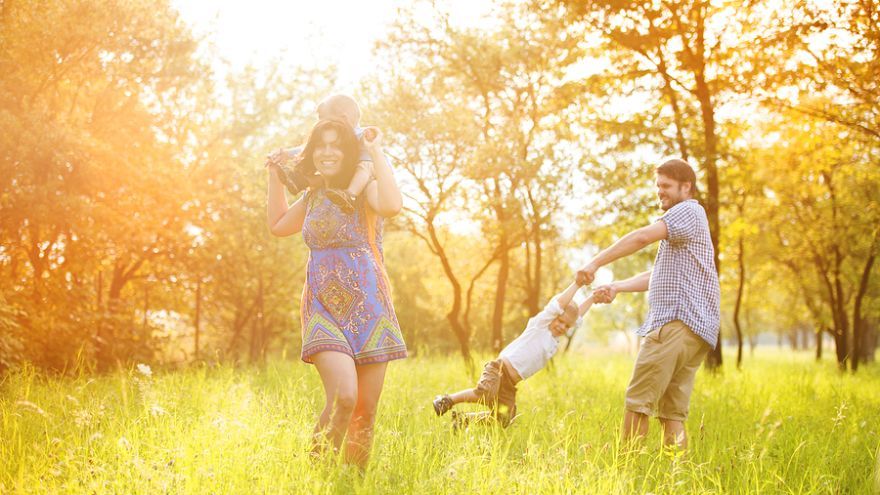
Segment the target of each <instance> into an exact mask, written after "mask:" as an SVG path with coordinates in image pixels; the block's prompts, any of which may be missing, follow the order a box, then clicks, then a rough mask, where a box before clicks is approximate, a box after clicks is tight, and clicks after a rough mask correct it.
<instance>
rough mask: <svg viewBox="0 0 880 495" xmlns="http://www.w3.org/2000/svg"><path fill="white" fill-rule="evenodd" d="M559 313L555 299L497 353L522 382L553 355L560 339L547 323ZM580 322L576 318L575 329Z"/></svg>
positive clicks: (538, 369)
mask: <svg viewBox="0 0 880 495" xmlns="http://www.w3.org/2000/svg"><path fill="white" fill-rule="evenodd" d="M562 313H563V310H562V306H560V305H559V301H558V300H557V299H556V298H555V297H554V298H553V299H551V300H550V302H548V303H547V306H544V309H543V310H541V312H540V313H538V314H536V315H535V316H533V317H531V318H530V319H529V323H528V324H527V325H526V329H525V330H524V331H523V333H521V334H520V336H519V337H517V338H516V339H514V340H513V342H511V343H509V344H507V347H505V348H504V349H503V350H502V351H501V354H499V356H500V357H502V358H505V359H507V361H508V362H510V364H511V365H512V366H513V368H514V369H515V370H516V372H517V373H519V376H520V377H521V378H522V379H523V380H525V379H526V378H528V377H530V376H532V375H534V374H535V373H537V372H538V371H540V370H541V369H542V368H544V367H545V366H547V363H548V362H549V361H550V358H552V357H553V355H554V354H556V350H557V348H558V346H559V337H554V336H553V332H551V331H550V323H551V322H552V321H553V320H554V319H555V318H556V317H557V316H559V315H561V314H562ZM581 321H582V319H581V318H578V320H577V322H576V323H575V328H577V327H579V326H580V324H581Z"/></svg>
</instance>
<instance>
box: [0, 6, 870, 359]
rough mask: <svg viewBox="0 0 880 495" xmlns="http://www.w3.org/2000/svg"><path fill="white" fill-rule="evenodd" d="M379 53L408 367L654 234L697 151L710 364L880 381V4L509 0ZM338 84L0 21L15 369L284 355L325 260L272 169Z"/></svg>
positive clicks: (41, 20) (193, 51) (410, 33)
mask: <svg viewBox="0 0 880 495" xmlns="http://www.w3.org/2000/svg"><path fill="white" fill-rule="evenodd" d="M372 50H373V54H374V56H375V60H377V61H379V62H377V66H376V68H375V71H374V72H373V74H372V75H371V76H370V77H368V78H366V79H365V80H363V81H362V82H361V83H360V85H359V87H358V88H357V90H356V91H355V92H354V96H355V97H356V98H357V99H358V101H359V102H360V104H361V107H362V110H363V112H364V116H363V119H362V122H363V123H365V124H370V125H378V126H380V127H381V128H382V129H383V130H384V131H385V133H386V141H387V143H388V145H387V148H388V153H389V155H390V156H391V157H392V160H393V166H394V167H395V170H396V174H397V178H398V181H399V182H400V184H401V189H402V191H403V192H404V194H405V198H406V199H405V210H404V212H403V213H402V214H401V215H399V216H398V217H396V218H394V219H393V221H392V222H390V223H388V224H386V236H385V246H384V248H385V256H386V260H387V263H386V264H387V266H388V269H389V275H390V278H391V281H392V285H393V288H394V297H395V306H396V308H397V313H398V316H399V319H400V322H401V326H402V328H403V331H404V335H405V337H406V339H407V342H408V344H409V346H410V349H411V351H412V352H414V353H415V354H417V355H418V354H433V353H450V352H451V353H458V354H460V355H461V356H463V357H464V358H466V359H467V360H470V359H471V355H472V354H474V353H477V352H486V351H489V350H492V351H497V350H498V349H500V348H501V347H502V346H503V345H504V344H505V343H506V342H508V341H509V340H510V339H511V338H512V337H514V336H515V335H516V334H517V333H518V332H519V331H520V330H521V329H522V328H523V326H524V323H525V321H526V320H527V319H528V318H529V316H530V315H532V314H534V313H536V312H537V311H538V310H539V309H540V308H541V307H542V306H543V304H545V302H546V301H547V299H548V298H549V297H550V296H552V295H553V294H554V293H555V292H556V291H558V290H559V289H561V288H562V287H564V285H566V284H567V283H568V281H569V280H570V279H571V278H572V276H573V273H574V270H575V269H576V267H577V266H579V264H581V263H583V262H585V261H586V260H587V259H588V258H589V256H590V254H591V253H594V252H596V251H597V250H598V249H600V248H601V247H604V246H606V245H608V244H609V243H611V242H612V241H613V240H615V239H616V238H618V237H619V236H620V235H622V234H624V233H625V232H627V231H628V230H630V229H632V228H635V227H638V226H641V225H644V224H646V223H647V222H650V221H652V219H654V218H656V217H658V216H659V214H660V211H659V209H658V207H657V201H656V197H655V194H654V189H653V167H654V166H656V165H657V164H659V163H660V161H661V160H662V159H663V158H664V157H669V156H680V157H683V158H685V159H687V160H688V161H689V162H690V163H691V164H692V165H694V167H695V168H696V169H697V170H698V178H699V181H700V184H699V188H700V190H701V195H700V201H701V203H702V204H703V205H704V207H705V208H706V211H707V213H708V216H709V219H710V226H711V229H712V234H713V241H714V242H715V244H716V256H717V260H716V261H717V264H718V267H719V270H720V274H721V283H722V305H723V306H722V311H723V322H722V336H723V337H724V339H725V340H724V345H723V347H724V348H725V349H726V351H725V353H724V354H722V353H721V349H720V348H719V349H718V350H717V352H716V353H714V354H713V355H711V356H710V359H709V363H708V364H709V365H710V366H718V365H721V363H722V356H723V359H724V360H725V361H730V360H732V361H734V363H739V361H740V360H741V359H745V360H748V357H749V353H748V349H749V345H750V344H751V345H755V344H756V343H757V342H758V335H759V334H761V335H776V336H778V339H780V340H783V339H784V341H785V343H786V344H785V345H786V346H789V344H790V345H791V346H793V347H795V348H810V349H814V350H815V352H816V357H817V358H822V356H823V352H824V353H826V354H825V359H829V356H833V359H834V360H835V361H836V362H837V363H838V365H839V367H840V368H841V369H850V370H852V371H856V370H857V369H858V367H859V366H860V365H861V364H864V363H867V362H871V361H873V359H874V353H875V348H876V346H877V335H878V331H880V329H878V322H880V283H878V277H880V268H878V263H876V258H877V255H878V253H880V193H878V190H880V6H878V3H877V2H876V1H873V0H853V1H843V0H835V1H829V2H798V3H797V6H795V7H789V6H787V7H786V8H782V7H781V5H780V3H779V2H774V1H769V0H755V1H735V2H715V1H711V2H709V1H672V0H670V1H663V2H607V3H605V2H568V1H550V0H541V1H530V2H524V1H498V2H496V4H495V8H494V10H493V13H492V15H491V16H489V17H487V19H485V22H483V23H482V24H481V25H480V27H478V28H477V27H471V26H467V25H462V24H460V23H456V22H453V20H452V19H451V18H450V14H449V12H447V11H446V10H444V7H443V4H442V2H438V3H437V4H432V3H425V2H416V3H414V4H413V5H412V6H410V7H406V8H403V9H401V10H400V11H399V12H398V14H397V16H396V20H395V21H394V24H393V25H391V26H389V30H388V32H387V35H386V36H385V37H384V38H383V39H382V40H380V41H379V42H377V43H376V44H375V46H373V48H372ZM337 77H338V70H337V67H334V66H333V65H330V64H320V63H317V64H312V65H302V64H300V65H297V64H292V63H289V62H287V61H285V59H283V58H279V59H278V60H277V62H276V63H273V64H261V65H254V66H251V67H247V68H245V69H243V70H239V69H235V68H232V67H229V66H224V65H223V62H222V57H220V56H219V54H218V53H216V52H215V51H212V49H211V47H210V46H209V45H208V44H207V43H205V42H204V41H203V40H202V39H201V38H200V37H199V36H197V35H196V34H194V32H193V30H192V29H191V27H190V26H188V25H187V24H186V23H185V22H184V21H183V20H182V19H181V17H180V15H179V14H178V12H177V11H176V10H175V8H174V6H173V5H172V4H170V3H168V2H162V1H160V2H155V1H143V0H131V1H115V0H82V1H77V0H66V1H63V2H29V1H9V0H6V1H0V281H2V283H0V371H3V370H6V369H8V368H16V367H19V366H20V365H21V364H22V363H24V362H30V363H32V364H33V365H34V366H36V367H38V368H42V369H45V370H52V371H59V372H63V371H70V370H72V369H74V368H77V367H79V368H83V367H84V368H89V369H97V370H104V369H108V368H112V367H115V366H117V365H119V364H123V365H128V364H131V363H155V364H165V365H168V366H184V365H187V364H189V363H194V362H199V361H212V362H213V361H232V362H257V361H262V360H265V359H266V358H267V357H269V356H285V357H287V358H288V359H296V357H297V356H298V352H299V345H300V338H299V307H298V305H299V294H300V291H301V288H302V285H303V279H304V276H305V273H304V269H305V262H306V257H307V255H308V252H307V249H306V247H305V245H304V244H303V243H302V241H301V240H300V239H299V238H298V237H293V238H288V239H278V238H274V237H272V236H271V235H270V234H269V232H268V230H267V228H266V226H265V194H266V193H265V190H266V177H265V175H266V172H265V170H264V169H263V160H264V157H265V155H266V154H267V153H269V152H270V151H272V150H274V149H277V148H279V147H281V146H289V145H294V144H298V143H300V142H301V141H302V140H304V139H305V137H306V135H307V133H308V130H309V128H310V127H311V125H312V124H313V123H314V121H315V119H316V116H315V108H316V104H317V102H318V101H320V100H321V99H322V98H323V97H325V96H327V95H328V94H331V93H332V92H334V91H337ZM654 253H655V251H654V249H653V248H652V249H646V250H645V251H644V252H643V253H640V255H639V256H637V257H632V258H630V259H627V260H624V261H621V262H618V263H616V264H614V265H612V266H611V269H613V272H611V271H610V270H607V271H605V272H603V273H601V274H600V280H602V281H610V280H611V279H612V278H614V279H617V278H624V277H627V276H629V275H632V274H634V273H637V272H640V271H643V270H645V269H646V268H648V267H649V266H650V265H651V263H652V261H653V255H654ZM645 309H646V300H645V296H644V295H622V296H620V297H619V298H618V299H617V301H616V302H615V303H614V304H612V305H610V306H607V307H602V308H597V309H596V310H595V311H593V312H592V313H591V314H590V315H589V316H588V317H587V319H586V320H587V321H586V324H585V325H584V328H582V329H581V330H580V333H579V334H577V336H576V339H575V346H574V347H575V348H576V347H577V346H578V341H581V343H582V344H584V345H586V344H587V343H590V345H608V344H610V343H611V342H612V341H614V340H615V336H620V335H628V336H629V337H628V338H630V339H635V337H634V336H633V335H632V334H631V330H632V329H634V328H636V327H637V325H638V324H639V323H640V321H641V318H642V317H643V316H644V314H645ZM622 332H623V333H622ZM823 335H824V336H825V338H824V339H822V338H817V337H820V336H823ZM823 341H824V342H825V344H826V346H827V345H830V347H825V348H824V349H823ZM731 346H733V351H731V348H730V347H731ZM743 348H745V350H743ZM729 365H733V364H729Z"/></svg>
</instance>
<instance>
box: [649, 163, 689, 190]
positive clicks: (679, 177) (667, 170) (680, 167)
mask: <svg viewBox="0 0 880 495" xmlns="http://www.w3.org/2000/svg"><path fill="white" fill-rule="evenodd" d="M655 172H657V173H658V174H660V175H664V176H666V177H669V178H670V179H672V180H676V181H678V182H690V183H691V196H692V197H697V174H696V173H694V169H692V168H691V166H690V165H688V162H686V161H684V160H682V159H681V158H673V159H671V160H666V161H665V162H663V164H661V165H660V166H659V167H657V168H656V169H655Z"/></svg>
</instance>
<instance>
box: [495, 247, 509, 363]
mask: <svg viewBox="0 0 880 495" xmlns="http://www.w3.org/2000/svg"><path fill="white" fill-rule="evenodd" d="M504 242H507V241H506V239H505V241H504ZM509 275H510V251H508V250H507V249H506V247H502V251H501V257H500V258H499V265H498V278H497V283H496V286H495V309H494V311H493V313H492V352H494V353H496V354H497V353H499V352H501V348H502V344H503V343H504V335H503V334H502V331H503V327H504V299H505V297H506V295H507V279H508V277H509Z"/></svg>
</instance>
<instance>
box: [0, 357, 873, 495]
mask: <svg viewBox="0 0 880 495" xmlns="http://www.w3.org/2000/svg"><path fill="white" fill-rule="evenodd" d="M631 366H632V361H631V358H628V357H625V356H610V357H609V356H604V355H603V356H599V355H596V356H584V355H568V356H562V357H560V358H557V360H556V362H555V364H554V366H553V367H552V369H549V370H546V371H543V372H541V373H539V374H538V375H536V376H535V377H533V378H532V379H530V380H528V381H527V382H524V383H523V384H522V385H521V387H520V391H519V394H518V408H519V413H520V414H521V416H520V417H518V418H517V420H516V422H515V423H514V424H513V425H512V426H511V427H510V428H508V429H506V430H503V429H500V428H493V427H485V426H483V427H472V428H471V429H469V430H467V431H464V432H459V433H457V434H454V433H452V431H451V428H450V419H449V417H442V418H437V417H435V416H434V414H433V411H432V410H431V409H430V399H431V398H432V397H433V396H434V395H435V394H436V393H439V392H443V391H455V390H458V389H461V388H464V387H465V386H468V385H469V384H471V383H472V382H473V378H474V377H471V376H468V375H467V372H466V370H465V369H464V367H463V366H462V365H461V361H460V360H459V359H457V358H454V357H450V358H440V357H437V358H417V359H408V360H405V361H398V362H395V363H393V364H392V365H391V368H390V371H389V376H388V378H387V382H386V387H385V391H384V395H383V398H382V403H381V406H380V414H379V419H378V427H377V437H376V444H375V446H374V450H373V459H372V462H371V466H370V468H369V470H368V471H367V473H366V475H365V476H364V477H361V476H360V475H359V474H358V473H357V472H356V471H355V470H353V469H349V468H347V467H345V466H340V465H338V464H336V463H334V462H331V461H324V462H316V461H313V460H310V459H309V456H308V454H307V452H308V448H309V438H310V433H311V430H312V425H313V421H314V419H315V417H316V414H317V412H318V410H319V408H320V407H321V406H322V402H321V401H322V397H323V394H322V393H321V391H320V384H319V380H318V377H317V373H316V372H315V371H314V370H313V369H312V368H311V367H310V366H308V365H305V364H302V363H299V362H287V361H276V362H271V363H269V364H268V365H266V366H265V367H262V368H245V369H233V368H230V367H228V366H219V367H201V368H196V369H191V370H186V371H174V372H167V373H164V372H153V373H145V371H147V370H146V369H143V370H142V371H141V370H138V369H132V370H130V371H127V372H118V373H115V374H112V375H107V376H100V377H91V376H80V377H75V378H49V377H46V376H43V375H40V374H38V373H35V372H33V371H32V370H24V371H21V372H18V373H16V374H13V375H11V376H8V377H6V378H5V379H4V380H3V381H2V383H0V493H4V494H8V493H28V494H31V493H65V494H78V493H199V494H201V493H309V494H324V493H327V494H335V493H346V494H347V493H398V494H405V493H529V494H533V493H657V494H659V493H762V494H763V493H786V494H787V493H804V494H806V493H842V494H843V493H846V494H849V493H859V494H861V493H880V478H878V476H880V467H878V466H877V462H878V445H880V368H878V366H876V365H874V366H871V367H866V368H864V369H862V370H860V371H859V373H858V374H857V375H855V376H852V375H849V374H839V373H837V372H836V371H835V370H834V369H833V366H832V364H831V363H828V362H826V363H821V364H816V363H814V362H812V361H811V360H810V358H809V357H808V356H807V355H796V356H792V355H791V354H775V353H768V354H764V355H761V354H759V355H758V356H756V357H754V358H753V359H750V360H748V361H746V363H745V368H744V370H742V371H739V372H738V371H735V370H733V369H731V368H730V367H729V366H728V367H727V368H726V369H725V370H724V372H723V373H722V374H719V375H711V374H709V373H706V372H705V371H701V372H700V373H699V374H698V376H697V384H696V389H695V392H694V395H693V398H692V401H691V417H690V420H689V422H688V430H689V433H690V439H691V450H690V451H689V453H688V456H687V457H686V458H680V457H679V458H676V457H675V456H674V455H672V454H671V453H669V452H664V451H663V450H662V449H660V448H658V447H657V444H658V443H659V432H658V431H657V430H658V428H657V423H656V422H652V424H651V427H652V432H651V436H650V437H649V439H648V442H647V443H646V451H645V452H644V453H642V454H641V455H635V456H623V455H618V452H617V450H618V448H617V434H618V429H619V425H620V422H621V419H622V409H621V404H622V402H623V393H624V390H625V386H626V382H627V380H628V378H629V373H630V371H631Z"/></svg>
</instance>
